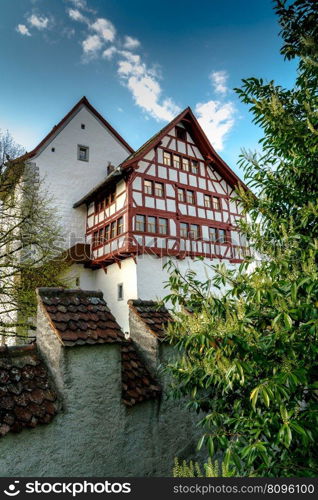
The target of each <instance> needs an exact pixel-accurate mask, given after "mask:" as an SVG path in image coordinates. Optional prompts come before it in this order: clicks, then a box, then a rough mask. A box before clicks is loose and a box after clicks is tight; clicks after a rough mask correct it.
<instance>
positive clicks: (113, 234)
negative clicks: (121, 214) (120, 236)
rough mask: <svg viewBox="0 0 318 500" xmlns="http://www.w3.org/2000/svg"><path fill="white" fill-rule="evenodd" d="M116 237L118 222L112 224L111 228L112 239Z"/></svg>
mask: <svg viewBox="0 0 318 500" xmlns="http://www.w3.org/2000/svg"><path fill="white" fill-rule="evenodd" d="M115 236H116V221H114V222H112V223H111V226H110V238H111V239H112V238H115Z"/></svg>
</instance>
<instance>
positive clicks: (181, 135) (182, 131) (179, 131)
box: [176, 127, 187, 141]
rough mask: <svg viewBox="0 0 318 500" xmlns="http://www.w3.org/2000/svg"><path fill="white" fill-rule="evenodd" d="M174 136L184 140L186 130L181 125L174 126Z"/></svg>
mask: <svg viewBox="0 0 318 500" xmlns="http://www.w3.org/2000/svg"><path fill="white" fill-rule="evenodd" d="M176 136H177V138H178V139H181V140H182V141H185V140H186V138H187V132H186V130H185V129H184V128H183V127H176Z"/></svg>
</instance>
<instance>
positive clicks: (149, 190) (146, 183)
mask: <svg viewBox="0 0 318 500" xmlns="http://www.w3.org/2000/svg"><path fill="white" fill-rule="evenodd" d="M144 187H145V193H146V194H153V182H152V181H144Z"/></svg>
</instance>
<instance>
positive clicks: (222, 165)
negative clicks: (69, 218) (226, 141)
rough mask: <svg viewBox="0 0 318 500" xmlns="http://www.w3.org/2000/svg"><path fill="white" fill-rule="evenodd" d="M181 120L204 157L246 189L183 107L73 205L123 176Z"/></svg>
mask: <svg viewBox="0 0 318 500" xmlns="http://www.w3.org/2000/svg"><path fill="white" fill-rule="evenodd" d="M181 120H184V121H185V122H186V123H187V125H188V128H189V130H190V132H191V136H192V137H193V139H194V141H195V143H196V144H197V145H198V146H199V148H200V149H201V152H203V154H204V156H205V159H206V160H208V161H211V162H212V163H213V168H214V169H215V170H216V171H217V172H218V173H219V174H220V175H221V177H223V178H224V179H225V180H226V181H227V182H228V183H229V184H230V186H232V187H235V186H237V185H238V184H241V185H242V186H243V188H244V189H246V190H247V191H248V190H249V188H248V187H247V186H246V185H245V184H244V182H243V181H242V180H241V179H240V178H239V177H238V176H237V175H236V174H235V173H234V172H233V170H232V169H231V168H230V167H229V166H228V164H227V163H226V162H225V161H224V160H222V158H221V157H220V156H219V155H218V154H217V152H216V151H215V149H214V148H213V147H212V145H211V143H210V141H209V139H208V138H207V136H206V135H205V133H204V132H203V129H202V127H201V125H200V124H199V122H198V120H197V119H196V117H195V116H194V114H193V112H192V110H191V108H190V107H187V108H186V109H184V110H183V111H182V112H181V113H179V114H178V116H176V117H175V118H174V119H173V120H172V121H171V122H170V123H168V124H167V125H165V126H164V127H163V128H162V129H161V130H159V132H157V133H156V134H155V135H153V136H152V137H151V138H150V139H148V141H146V142H145V143H144V144H143V145H142V146H141V147H140V148H139V149H137V151H135V152H132V153H131V154H130V155H129V156H128V157H127V158H126V160H124V161H123V162H122V163H121V164H120V165H118V167H116V169H115V170H114V171H113V172H112V173H111V174H109V175H108V176H107V177H106V178H105V179H104V181H102V182H101V183H100V184H98V185H97V186H96V187H95V188H93V189H91V190H90V191H89V192H88V193H87V194H86V195H85V196H83V198H81V199H80V200H79V201H77V202H76V203H75V204H74V205H73V207H74V208H77V207H79V206H80V205H82V204H83V203H87V202H89V201H90V200H92V199H93V198H94V195H96V193H97V192H98V191H101V190H102V189H103V188H105V187H106V186H107V185H108V184H109V183H110V182H111V181H113V180H114V178H115V177H116V176H117V177H118V176H119V177H118V178H119V179H120V178H122V177H123V173H124V171H125V170H127V169H129V168H131V167H133V166H134V165H135V164H136V162H138V161H139V160H141V159H142V158H143V157H144V156H145V155H146V154H147V153H148V152H149V151H150V150H151V149H152V148H154V147H155V146H157V145H159V143H160V141H161V140H162V139H163V137H164V136H165V135H166V134H167V133H168V132H169V131H170V130H171V129H172V128H173V127H175V125H177V124H178V123H179V122H180V121H181Z"/></svg>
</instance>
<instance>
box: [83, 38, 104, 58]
mask: <svg viewBox="0 0 318 500" xmlns="http://www.w3.org/2000/svg"><path fill="white" fill-rule="evenodd" d="M102 45H103V42H102V40H101V39H100V38H99V36H98V35H90V36H88V37H87V38H86V39H85V40H84V41H83V42H82V47H83V51H84V53H85V54H90V55H96V54H97V52H98V50H99V49H100V48H101V47H102Z"/></svg>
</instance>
